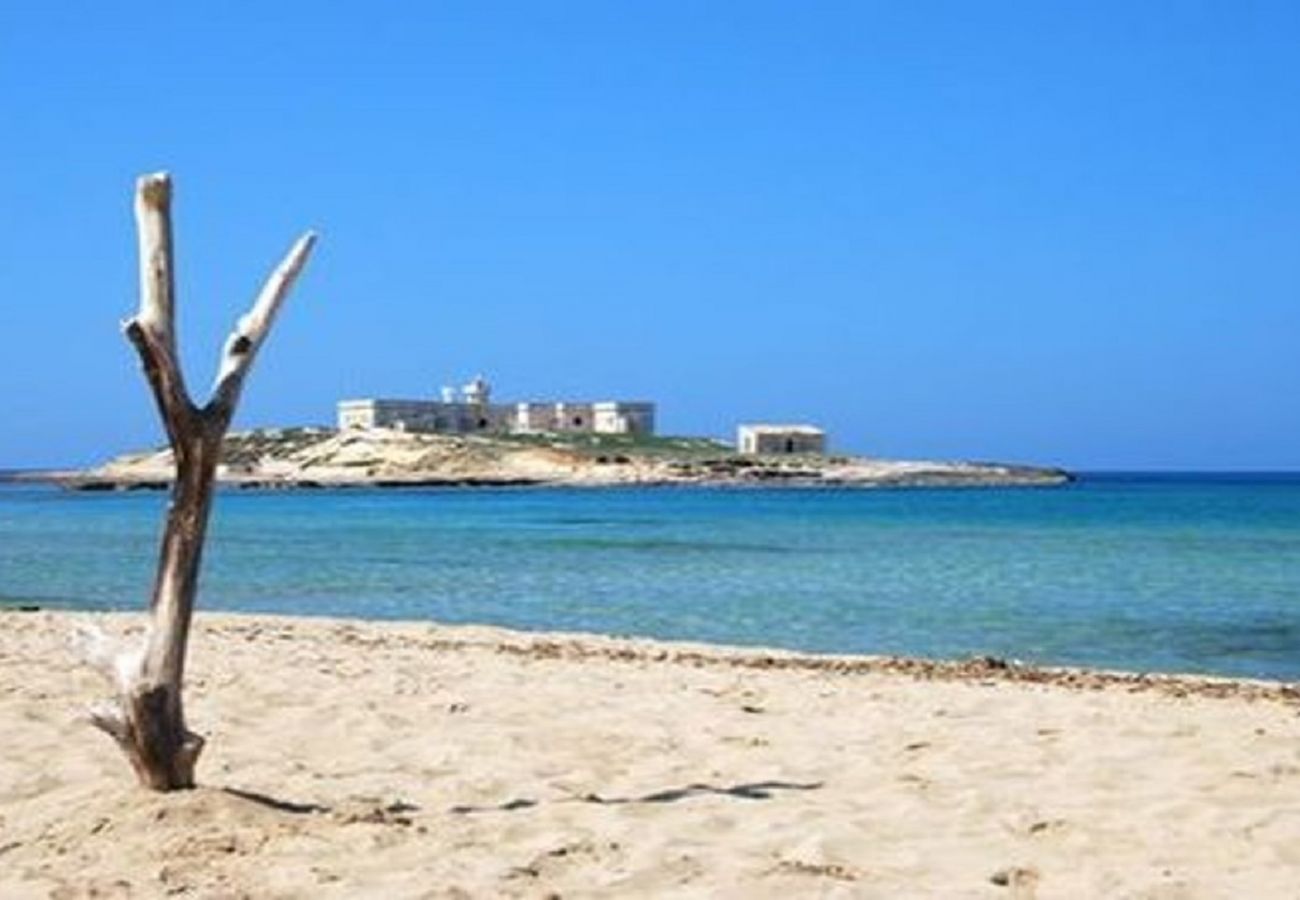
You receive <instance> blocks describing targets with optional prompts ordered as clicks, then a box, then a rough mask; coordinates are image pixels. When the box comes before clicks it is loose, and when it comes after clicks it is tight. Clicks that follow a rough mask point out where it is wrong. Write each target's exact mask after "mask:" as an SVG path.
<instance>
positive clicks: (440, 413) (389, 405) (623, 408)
mask: <svg viewBox="0 0 1300 900" xmlns="http://www.w3.org/2000/svg"><path fill="white" fill-rule="evenodd" d="M491 397H492V387H491V385H489V384H488V382H487V381H486V380H485V379H484V378H483V376H481V375H480V376H478V377H476V378H474V380H473V381H471V382H470V383H469V384H467V385H465V386H464V387H462V388H461V389H460V390H459V391H457V390H456V389H455V388H450V387H445V388H443V389H442V391H441V399H440V400H382V399H366V400H341V401H339V404H338V426H339V429H340V430H343V431H345V430H348V429H353V428H394V429H398V430H401V431H428V432H441V433H446V434H468V433H472V432H477V431H495V432H507V433H513V434H528V433H535V432H553V431H562V432H593V433H596V434H654V432H655V405H654V404H653V403H646V402H640V401H635V402H634V401H614V400H607V401H602V402H599V403H586V402H580V403H573V402H567V401H564V402H546V403H540V402H524V403H493V402H491Z"/></svg>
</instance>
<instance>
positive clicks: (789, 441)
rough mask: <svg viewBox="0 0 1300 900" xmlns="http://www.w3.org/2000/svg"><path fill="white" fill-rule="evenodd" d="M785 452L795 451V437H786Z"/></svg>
mask: <svg viewBox="0 0 1300 900" xmlns="http://www.w3.org/2000/svg"><path fill="white" fill-rule="evenodd" d="M785 452H786V453H793V452H794V438H786V439H785Z"/></svg>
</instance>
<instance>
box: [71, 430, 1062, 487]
mask: <svg viewBox="0 0 1300 900" xmlns="http://www.w3.org/2000/svg"><path fill="white" fill-rule="evenodd" d="M171 472H172V460H171V452H170V451H169V450H156V451H150V452H144V453H131V454H126V455H123V456H119V457H117V458H116V459H113V460H111V461H109V462H108V463H105V464H104V465H102V466H99V467H97V468H94V469H90V470H86V471H84V472H78V473H73V474H70V475H66V476H63V477H61V478H60V480H61V481H62V483H64V484H66V485H67V486H69V487H72V488H77V489H81V490H119V489H122V490H127V489H152V488H164V487H166V486H167V485H168V483H169V481H170V479H171ZM218 478H219V480H220V481H221V482H223V483H225V484H227V485H230V486H234V487H256V488H268V487H285V488H312V487H345V486H366V487H416V486H430V485H438V486H442V485H463V486H484V485H538V484H549V485H575V486H577V485H591V486H600V485H623V484H665V485H672V484H698V485H736V486H760V485H780V486H786V485H792V486H819V485H822V486H860V487H901V486H944V487H951V486H1013V485H1015V486H1020V485H1024V486H1039V485H1042V486H1047V485H1056V484H1062V483H1064V482H1067V481H1069V480H1070V475H1069V474H1068V473H1066V472H1064V471H1063V470H1061V469H1054V468H1041V467H1033V466H1015V465H1003V464H998V463H971V462H917V461H906V460H882V459H871V458H866V457H853V456H823V455H804V456H741V455H738V454H736V453H735V452H734V450H733V449H732V448H731V447H730V446H728V445H726V444H723V443H720V442H718V441H713V440H708V439H702V438H671V437H641V436H630V435H594V434H582V435H491V436H489V435H439V434H415V433H409V432H402V431H390V430H386V429H375V430H370V431H344V432H339V431H334V430H331V429H324V428H289V429H267V430H260V431H249V432H241V433H234V434H231V435H229V436H228V437H227V439H226V443H225V445H224V448H223V452H222V464H221V467H220V470H219V472H218Z"/></svg>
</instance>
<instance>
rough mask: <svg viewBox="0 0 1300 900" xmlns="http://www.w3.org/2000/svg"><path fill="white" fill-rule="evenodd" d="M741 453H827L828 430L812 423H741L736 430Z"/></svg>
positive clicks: (737, 446) (737, 447)
mask: <svg viewBox="0 0 1300 900" xmlns="http://www.w3.org/2000/svg"><path fill="white" fill-rule="evenodd" d="M736 449H737V450H738V451H740V452H741V453H753V454H764V455H767V454H790V453H825V452H826V432H824V431H822V430H821V429H820V428H817V427H814V426H812V425H768V424H753V425H741V426H740V427H739V428H738V429H737V430H736Z"/></svg>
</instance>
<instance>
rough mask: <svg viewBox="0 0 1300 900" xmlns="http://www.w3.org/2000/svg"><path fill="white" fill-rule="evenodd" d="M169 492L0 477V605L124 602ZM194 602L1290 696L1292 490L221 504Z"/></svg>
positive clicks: (230, 500)
mask: <svg viewBox="0 0 1300 900" xmlns="http://www.w3.org/2000/svg"><path fill="white" fill-rule="evenodd" d="M165 502H166V497H165V496H164V495H162V494H159V493H113V494H80V493H68V492H64V491H61V490H57V489H54V488H50V487H46V486H36V485H21V484H3V485H0V604H4V605H30V604H35V605H40V606H43V607H51V608H55V607H57V608H70V609H130V608H139V607H141V606H142V605H143V603H144V601H145V596H146V592H147V590H148V587H149V585H150V582H151V579H152V574H153V565H154V559H155V553H156V546H155V544H156V540H157V533H158V529H159V522H160V517H161V513H162V510H163V507H164V504H165ZM199 605H200V610H204V609H206V610H238V611H256V612H271V613H291V614H307V615H315V614H320V615H333V616H357V617H362V618H375V619H423V620H437V621H440V622H481V623H492V624H498V625H505V626H510V627H513V628H526V629H554V630H566V631H590V632H601V633H611V634H629V635H645V636H653V637H661V638H682V639H690V640H705V641H714V642H725V643H730V644H757V645H768V646H779V647H788V648H793V649H799V650H809V651H832V652H848V653H889V654H908V655H918V656H931V657H962V656H968V655H972V654H989V655H996V656H1005V657H1011V658H1015V659H1020V660H1024V661H1028V662H1038V663H1056V664H1078V665H1089V666H1100V667H1107V668H1120V669H1128V670H1138V671H1174V672H1204V673H1218V674H1225V675H1242V676H1256V677H1265V678H1276V679H1286V680H1300V475H1296V474H1290V475H1182V474H1180V475H1151V474H1140V475H1118V474H1105V475H1085V476H1083V477H1082V478H1081V479H1080V480H1079V481H1078V482H1077V483H1075V484H1072V485H1069V486H1066V487H1063V488H1052V489H991V490H986V489H975V490H971V489H966V490H945V489H898V490H875V491H872V490H865V491H864V490H835V489H813V490H807V489H804V490H797V489H795V490H781V489H771V490H767V489H764V490H753V489H749V490H742V489H697V488H651V489H598V490H590V489H587V490H559V489H498V490H492V489H446V490H411V491H393V490H385V491H370V490H337V491H304V492H260V491H225V492H223V493H222V494H221V496H220V497H219V499H218V502H217V507H216V512H215V515H214V521H213V526H212V529H211V532H210V539H209V545H208V551H207V557H206V561H205V567H204V580H203V584H202V588H201V595H200V600H199Z"/></svg>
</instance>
